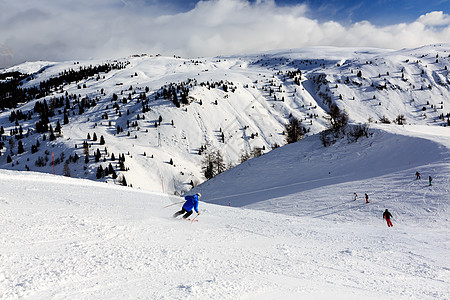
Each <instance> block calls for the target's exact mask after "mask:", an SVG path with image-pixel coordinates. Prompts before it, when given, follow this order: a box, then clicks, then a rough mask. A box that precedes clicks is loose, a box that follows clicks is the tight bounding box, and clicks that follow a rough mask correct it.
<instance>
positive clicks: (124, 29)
mask: <svg viewBox="0 0 450 300" xmlns="http://www.w3.org/2000/svg"><path fill="white" fill-rule="evenodd" d="M430 43H450V0H395V1H393V0H370V1H362V0H328V1H327V0H303V1H300V0H298V1H294V0H252V1H249V0H204V1H197V0H174V1H168V0H77V1H73V0H20V1H18V0H0V67H6V66H10V65H13V64H17V63H20V62H23V61H35V60H52V61H61V60H75V59H76V60H82V59H90V58H113V57H120V56H128V55H130V54H134V53H148V54H156V53H161V54H163V55H169V56H171V55H180V56H184V57H199V56H215V55H225V54H239V53H248V52H257V51H263V50H270V49H280V48H299V47H307V46H317V45H322V46H352V47H353V46H355V47H356V46H361V47H379V48H391V49H400V48H404V47H416V46H421V45H425V44H430Z"/></svg>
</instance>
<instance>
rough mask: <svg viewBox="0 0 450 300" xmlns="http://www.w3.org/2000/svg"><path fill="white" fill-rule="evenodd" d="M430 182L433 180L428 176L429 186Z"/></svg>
mask: <svg viewBox="0 0 450 300" xmlns="http://www.w3.org/2000/svg"><path fill="white" fill-rule="evenodd" d="M431 181H433V178H431V176H428V182H429V184H430V186H431Z"/></svg>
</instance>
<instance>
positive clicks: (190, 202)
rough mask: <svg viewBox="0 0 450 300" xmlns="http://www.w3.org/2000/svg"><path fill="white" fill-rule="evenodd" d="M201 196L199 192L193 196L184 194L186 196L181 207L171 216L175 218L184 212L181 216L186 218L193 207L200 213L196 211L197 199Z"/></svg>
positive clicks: (190, 213)
mask: <svg viewBox="0 0 450 300" xmlns="http://www.w3.org/2000/svg"><path fill="white" fill-rule="evenodd" d="M201 197H202V194H200V193H197V194H195V195H194V196H186V197H184V199H185V200H186V202H184V204H183V207H182V208H181V210H180V211H177V212H176V213H175V214H174V215H173V217H174V218H176V217H178V216H179V215H182V214H184V216H183V218H185V219H187V218H189V216H190V215H192V213H193V212H194V211H193V209H194V210H195V212H196V213H197V214H198V215H199V214H200V213H199V212H198V200H199V199H200V198H201Z"/></svg>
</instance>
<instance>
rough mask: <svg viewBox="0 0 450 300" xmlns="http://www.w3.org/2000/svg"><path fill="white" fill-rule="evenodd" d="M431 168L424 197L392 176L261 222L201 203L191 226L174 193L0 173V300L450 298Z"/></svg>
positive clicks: (419, 185) (331, 192)
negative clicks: (356, 194)
mask: <svg viewBox="0 0 450 300" xmlns="http://www.w3.org/2000/svg"><path fill="white" fill-rule="evenodd" d="M287 148H288V149H289V148H291V149H292V147H287ZM268 156H269V155H267V156H266V157H268ZM348 159H349V160H350V159H351V157H348ZM255 164H257V163H255ZM373 167H375V166H373ZM438 169H439V172H440V173H439V176H436V179H435V183H436V184H435V185H434V186H432V187H428V186H427V184H426V182H424V181H425V180H422V181H414V180H412V178H411V177H412V174H411V171H408V170H406V171H398V172H394V173H392V174H389V175H386V176H378V177H372V178H365V179H363V180H356V181H352V182H346V183H340V184H338V183H337V184H335V185H332V186H328V187H327V189H326V193H321V192H320V190H319V189H316V192H314V193H310V191H308V190H305V191H304V192H299V193H297V194H295V195H287V196H284V197H282V198H279V199H273V200H272V203H269V202H268V201H265V205H266V206H265V207H262V206H263V205H264V202H258V203H255V205H257V206H258V208H260V209H263V210H265V211H258V210H250V209H246V208H235V207H227V206H217V205H213V204H208V203H204V202H201V203H200V212H201V215H200V216H198V218H197V219H198V220H199V221H198V222H193V223H190V222H187V221H184V220H174V219H172V217H171V215H172V214H173V213H174V212H175V211H177V210H178V209H179V205H181V204H178V205H174V206H170V207H166V208H164V207H165V206H167V205H170V204H172V203H176V202H178V201H180V199H179V198H175V197H174V196H167V195H165V194H157V193H150V192H143V191H138V190H136V189H131V188H126V187H118V186H117V187H116V186H112V185H105V184H102V183H95V182H92V181H87V180H80V179H71V178H67V177H61V176H53V175H45V174H39V173H33V172H18V171H7V170H1V171H0V184H1V186H2V194H1V197H0V227H1V232H2V234H1V235H0V241H1V243H0V265H1V266H2V267H1V269H0V298H2V299H17V298H22V299H136V298H140V299H302V298H308V299H330V298H333V299H380V298H395V299H448V298H449V297H450V293H449V290H448V286H449V284H450V265H449V263H448V259H447V258H448V253H449V250H450V249H449V247H450V245H449V243H448V241H449V240H448V237H449V229H448V228H449V227H448V225H449V213H448V211H449V201H448V200H449V199H448V195H449V193H448V192H449V191H448V187H449V183H450V176H449V174H450V172H449V171H450V170H449V167H448V164H447V165H442V164H441V165H433V164H430V165H429V167H428V168H424V169H422V170H421V171H423V173H424V174H435V173H434V172H435V171H436V170H438ZM287 172H292V170H288V171H287ZM265 176H266V174H259V176H258V178H259V179H260V180H261V181H264V178H265ZM225 184H226V185H227V186H230V187H231V188H230V190H232V189H233V187H232V186H231V184H233V183H232V182H230V183H227V182H225ZM288 184H289V182H286V184H285V185H286V186H287V185H288ZM286 189H289V187H286ZM377 189H380V190H382V191H384V192H380V193H375V191H376V190H377ZM349 190H350V191H353V190H356V191H368V190H370V191H371V195H374V197H373V203H371V204H364V203H363V202H364V201H363V200H362V199H360V200H358V201H356V202H354V201H350V197H351V195H350V194H349V193H348V192H349ZM395 193H399V195H398V196H401V197H391V196H392V195H393V194H395ZM375 195H376V196H375ZM207 197H208V195H205V196H204V198H206V199H207ZM278 203H279V204H287V203H290V205H278ZM274 208H275V209H276V210H277V212H278V213H273V212H272V211H273V210H274ZM385 208H390V210H391V212H392V214H393V216H394V218H393V223H394V227H393V228H388V227H387V226H386V224H385V222H384V221H383V220H382V217H381V215H382V212H383V211H384V209H385ZM330 216H332V218H330Z"/></svg>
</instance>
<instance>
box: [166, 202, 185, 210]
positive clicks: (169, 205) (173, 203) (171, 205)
mask: <svg viewBox="0 0 450 300" xmlns="http://www.w3.org/2000/svg"><path fill="white" fill-rule="evenodd" d="M183 202H184V201H180V202H177V203H172V204H169V205H166V206H164V207H163V208H167V207H170V206H174V205H177V204H181V203H183Z"/></svg>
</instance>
